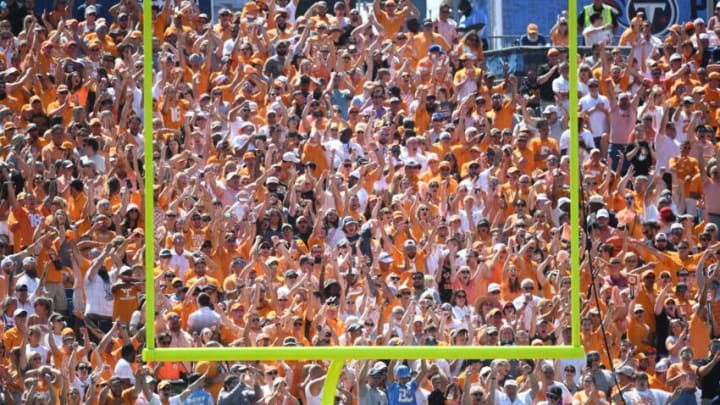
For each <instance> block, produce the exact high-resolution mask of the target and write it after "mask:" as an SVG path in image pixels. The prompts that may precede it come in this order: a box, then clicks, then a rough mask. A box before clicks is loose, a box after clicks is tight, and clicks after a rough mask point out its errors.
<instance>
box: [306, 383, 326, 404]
mask: <svg viewBox="0 0 720 405" xmlns="http://www.w3.org/2000/svg"><path fill="white" fill-rule="evenodd" d="M322 395H323V390H320V393H319V394H317V395H313V394H312V393H310V385H306V386H305V399H306V400H307V405H320V402H321V399H322Z"/></svg>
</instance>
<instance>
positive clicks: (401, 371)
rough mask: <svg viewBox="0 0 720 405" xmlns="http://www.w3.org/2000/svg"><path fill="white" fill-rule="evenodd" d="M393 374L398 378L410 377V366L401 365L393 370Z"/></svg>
mask: <svg viewBox="0 0 720 405" xmlns="http://www.w3.org/2000/svg"><path fill="white" fill-rule="evenodd" d="M395 375H397V377H398V378H408V377H410V368H409V367H408V366H406V365H402V366H400V367H398V368H397V369H396V370H395Z"/></svg>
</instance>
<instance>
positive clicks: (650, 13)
mask: <svg viewBox="0 0 720 405" xmlns="http://www.w3.org/2000/svg"><path fill="white" fill-rule="evenodd" d="M639 10H642V11H644V12H645V18H646V19H647V20H648V21H650V24H651V28H652V33H653V34H655V35H658V34H664V33H666V32H667V30H668V29H669V28H670V27H671V26H672V25H673V24H676V23H677V20H678V8H677V2H676V1H675V0H628V2H627V3H626V5H625V20H626V21H630V20H631V19H632V18H633V17H634V16H635V14H636V13H637V12H638V11H639Z"/></svg>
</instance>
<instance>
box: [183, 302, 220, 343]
mask: <svg viewBox="0 0 720 405" xmlns="http://www.w3.org/2000/svg"><path fill="white" fill-rule="evenodd" d="M197 301H198V306H199V307H200V308H199V309H198V310H197V311H195V312H193V313H191V314H190V316H189V317H188V329H189V330H192V331H193V332H198V333H199V332H201V331H202V330H203V329H204V328H210V327H212V326H214V325H217V324H219V323H220V315H218V313H217V312H215V311H214V310H213V309H212V308H211V306H212V302H211V301H210V296H209V295H208V294H207V293H204V292H203V293H200V295H198V298H197Z"/></svg>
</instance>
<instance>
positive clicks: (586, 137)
mask: <svg viewBox="0 0 720 405" xmlns="http://www.w3.org/2000/svg"><path fill="white" fill-rule="evenodd" d="M580 137H581V138H582V140H583V141H585V146H587V147H588V148H590V149H592V148H595V147H596V146H595V139H593V136H592V133H591V132H590V131H587V130H583V131H582V132H581V133H580ZM558 146H559V147H560V150H563V149H567V150H570V130H569V129H568V130H565V132H563V133H562V135H560V142H558Z"/></svg>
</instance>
